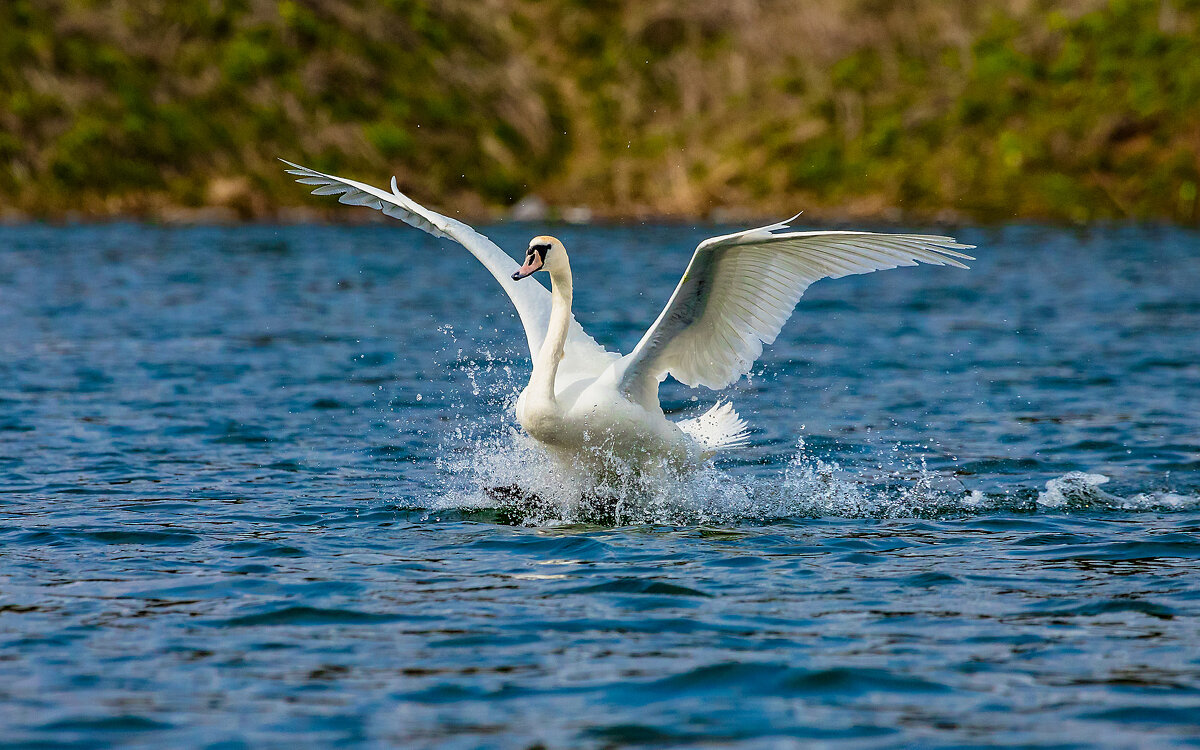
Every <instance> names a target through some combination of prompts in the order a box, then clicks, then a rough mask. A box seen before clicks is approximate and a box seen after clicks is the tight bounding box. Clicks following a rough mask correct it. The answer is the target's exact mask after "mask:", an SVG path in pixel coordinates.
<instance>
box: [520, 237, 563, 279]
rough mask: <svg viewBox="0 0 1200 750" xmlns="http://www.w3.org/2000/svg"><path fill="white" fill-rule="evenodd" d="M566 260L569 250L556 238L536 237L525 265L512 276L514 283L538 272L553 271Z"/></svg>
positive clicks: (528, 251)
mask: <svg viewBox="0 0 1200 750" xmlns="http://www.w3.org/2000/svg"><path fill="white" fill-rule="evenodd" d="M566 259H567V250H566V248H564V247H563V244H562V243H561V242H559V241H558V240H557V239H556V238H554V237H551V236H549V235H545V234H543V235H540V236H538V237H534V238H533V239H532V240H530V241H529V249H527V250H526V251H525V265H523V266H521V268H520V269H518V271H517V272H516V273H514V274H513V275H512V277H513V281H520V280H521V279H523V278H525V277H526V276H532V275H533V274H534V273H536V272H538V271H543V270H544V271H553V270H554V269H556V268H558V267H559V266H560V265H561V264H562V263H564V262H566Z"/></svg>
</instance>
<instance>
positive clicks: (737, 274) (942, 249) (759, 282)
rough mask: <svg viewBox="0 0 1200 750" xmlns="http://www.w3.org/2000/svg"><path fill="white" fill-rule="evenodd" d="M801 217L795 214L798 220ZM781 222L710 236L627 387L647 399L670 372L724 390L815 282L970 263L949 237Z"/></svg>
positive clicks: (626, 369) (626, 372) (627, 370)
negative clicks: (804, 228) (792, 226)
mask: <svg viewBox="0 0 1200 750" xmlns="http://www.w3.org/2000/svg"><path fill="white" fill-rule="evenodd" d="M794 218H795V217H793V219H794ZM790 221H791V220H789V221H788V222H780V223H778V224H771V225H769V226H765V227H760V228H758V229H750V230H747V231H745V232H738V233H736V234H729V235H724V236H721V237H713V238H711V239H707V240H705V241H704V242H701V243H700V245H699V246H698V247H697V248H696V251H695V253H694V254H693V255H692V260H691V262H690V263H689V264H688V267H687V270H686V271H684V274H683V278H682V279H681V280H680V282H679V285H678V286H676V288H675V292H674V293H673V294H672V295H671V299H670V301H668V302H667V306H666V307H665V308H664V309H663V311H662V313H661V314H660V315H659V316H658V319H657V320H655V321H654V324H653V325H652V326H650V329H649V330H648V331H646V334H645V335H644V336H642V339H641V341H639V342H638V344H637V346H635V347H634V349H633V351H632V352H630V353H629V355H627V356H626V357H624V358H623V359H622V360H621V362H620V364H619V365H618V366H619V367H620V368H621V373H620V382H621V389H622V391H623V392H624V393H626V394H627V395H628V396H629V397H630V398H634V399H637V400H638V401H639V402H640V403H643V404H648V403H651V402H652V401H651V399H652V398H653V401H657V391H658V382H659V381H661V380H662V379H663V378H664V377H666V376H667V375H668V374H669V375H672V376H673V377H674V378H675V379H676V380H679V381H680V382H683V383H685V384H687V385H690V386H698V385H703V386H707V387H709V388H714V389H719V388H724V387H725V386H727V385H729V384H730V383H733V382H735V381H736V380H737V379H738V378H740V377H741V376H743V375H745V374H746V373H748V372H749V371H750V368H751V366H752V365H753V364H754V362H755V360H757V359H758V357H759V356H760V355H761V354H762V350H763V344H770V343H772V342H774V341H775V337H776V336H778V335H779V331H780V330H781V329H782V328H783V324H784V323H785V322H787V319H788V318H789V317H791V314H792V310H793V309H795V307H796V303H797V302H799V301H800V297H801V295H803V294H804V291H805V290H806V289H807V288H808V287H809V285H810V284H812V283H813V282H814V281H817V280H819V279H824V278H839V277H841V276H848V275H850V274H858V273H869V272H871V271H878V270H882V269H885V268H896V267H897V266H915V265H917V263H918V262H920V263H930V264H934V265H951V266H957V267H959V268H966V266H964V265H963V264H962V263H960V262H959V261H958V260H956V259H958V258H961V259H964V260H972V258H971V257H970V256H968V255H964V254H962V253H960V252H957V251H958V250H964V249H968V248H970V247H971V246H970V245H964V244H962V243H959V242H956V241H955V240H954V239H952V238H950V237H939V236H933V235H916V234H877V233H874V232H844V231H825V232H780V233H776V232H777V230H780V229H785V228H786V227H787V225H788V223H789V222H790Z"/></svg>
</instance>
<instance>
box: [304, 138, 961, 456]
mask: <svg viewBox="0 0 1200 750" xmlns="http://www.w3.org/2000/svg"><path fill="white" fill-rule="evenodd" d="M284 163H285V164H287V165H288V166H289V167H290V169H288V170H287V171H288V172H289V173H290V174H293V175H297V176H298V177H299V179H298V180H297V181H298V182H300V183H303V184H305V185H315V186H317V187H316V189H315V190H313V194H315V195H340V196H341V198H340V199H339V200H340V201H341V202H342V203H346V204H350V205H356V206H368V207H370V208H375V209H379V210H381V211H383V212H384V213H385V214H387V215H388V216H393V217H395V218H397V219H400V220H402V221H404V222H406V223H408V224H410V225H412V226H415V227H417V228H418V229H422V230H424V231H426V232H428V233H429V234H432V235H434V236H436V237H445V238H447V239H451V240H454V241H456V242H458V243H459V244H461V245H462V246H463V247H465V248H466V249H467V250H468V251H470V252H471V254H472V255H474V256H475V257H476V258H478V259H479V260H480V262H482V263H483V265H484V266H486V267H487V269H488V270H489V271H491V273H492V275H493V276H495V277H496V280H497V281H499V282H500V285H501V286H502V287H503V288H504V291H505V292H507V293H508V296H509V298H510V299H512V302H513V305H515V306H516V308H517V314H518V315H519V316H520V318H521V323H522V324H523V325H524V327H525V337H526V338H527V339H528V341H529V352H530V354H531V356H532V357H533V374H532V375H531V376H530V378H529V384H528V385H527V386H526V387H525V390H524V391H522V393H521V396H520V398H519V399H518V400H517V410H516V411H517V421H518V422H520V424H521V426H522V427H523V428H524V429H525V431H526V432H527V433H529V435H531V436H532V437H533V438H535V439H536V440H538V441H540V442H541V443H542V444H544V445H545V446H546V447H547V448H549V449H550V450H551V452H553V453H554V454H556V455H557V456H558V457H559V458H560V459H562V460H565V461H568V462H572V463H574V464H576V465H578V464H583V465H584V466H586V467H588V468H590V469H592V470H594V471H613V470H618V471H619V470H623V469H630V468H631V469H633V470H634V471H635V472H639V473H640V472H642V471H645V470H647V469H654V468H657V467H662V466H670V467H672V468H675V469H677V470H678V469H688V468H693V467H696V466H698V465H700V464H701V463H702V462H704V461H705V460H707V459H708V458H710V457H712V456H713V455H714V454H715V453H716V452H717V451H719V450H721V449H725V448H733V447H738V446H741V445H744V444H745V443H746V440H747V430H746V423H745V422H744V421H742V420H741V419H740V418H739V417H738V415H737V414H736V413H735V412H734V410H733V408H732V407H730V406H729V404H727V403H724V404H723V403H720V402H718V404H717V405H716V406H714V407H713V408H712V409H710V410H709V411H708V412H706V413H705V414H703V415H702V416H700V417H698V418H695V419H690V420H685V421H682V422H672V421H670V420H668V419H667V418H666V416H665V415H664V414H663V411H662V408H661V407H660V406H659V402H658V384H659V383H660V382H661V381H662V380H663V379H664V378H665V377H666V376H667V375H672V376H674V377H675V378H676V379H677V380H679V381H682V382H683V383H685V384H687V385H690V386H693V387H694V386H699V385H703V386H707V387H708V388H712V389H721V388H724V387H725V386H728V385H729V384H731V383H733V382H734V381H736V380H737V379H738V378H740V377H741V376H742V375H745V374H746V373H747V372H749V371H750V367H751V366H752V365H753V364H754V361H755V360H756V359H758V357H759V355H761V354H762V348H763V344H764V343H766V344H770V343H771V342H773V341H774V340H775V337H776V336H778V335H779V331H780V329H782V328H783V324H784V323H785V322H786V321H787V319H788V318H789V317H790V316H791V314H792V310H793V309H794V308H795V306H796V303H797V302H798V301H799V300H800V296H801V295H802V294H803V293H804V290H805V289H807V288H808V286H809V285H810V284H812V283H813V282H814V281H817V280H819V279H823V278H839V277H841V276H847V275H850V274H858V273H869V272H871V271H878V270H882V269H886V268H896V267H897V266H914V265H917V263H918V262H921V263H931V264H934V265H950V266H957V267H959V268H966V266H965V265H963V264H962V263H960V262H959V260H957V259H962V260H973V258H971V256H969V255H964V254H963V253H961V252H957V251H959V250H966V249H970V248H972V247H973V245H964V244H962V243H960V242H957V241H955V240H954V239H953V238H951V237H938V236H929V235H913V234H878V233H874V232H842V231H823V232H784V231H780V230H783V229H786V228H787V227H788V224H789V223H790V222H791V221H793V220H795V218H796V217H792V219H789V220H788V221H783V222H779V223H778V224H771V225H769V226H765V227H759V228H758V229H749V230H746V231H743V232H737V233H735V234H728V235H723V236H720V237H713V238H710V239H707V240H704V241H703V242H701V243H700V245H699V246H698V247H697V248H696V251H695V253H694V254H693V255H692V260H691V262H690V263H689V264H688V267H687V270H685V271H684V273H683V278H682V279H681V280H680V281H679V285H678V286H677V287H675V293H674V294H672V295H671V299H670V301H668V302H667V306H666V307H665V308H664V309H663V311H662V312H661V313H660V314H659V316H658V319H657V320H655V321H654V324H653V325H651V326H650V329H649V330H648V331H646V333H645V335H644V336H642V339H641V341H639V342H638V343H637V346H635V347H634V348H633V351H631V352H630V353H629V354H627V355H625V356H623V357H622V356H621V355H619V354H616V353H614V352H609V351H606V350H605V349H604V348H603V347H602V346H600V345H599V344H597V343H596V341H595V340H594V339H593V338H592V337H590V336H588V335H587V334H586V333H584V331H583V329H582V328H581V327H580V326H579V323H578V322H576V320H575V318H574V316H573V315H572V314H571V291H572V279H571V265H570V261H569V260H568V258H567V251H566V249H565V248H564V247H563V245H562V243H561V242H559V241H558V240H557V239H555V238H554V237H547V236H540V237H534V238H533V239H532V240H531V241H530V243H529V247H528V249H527V250H526V253H525V264H524V265H522V266H520V267H518V266H517V264H516V263H515V262H514V261H513V260H512V259H511V258H510V257H509V256H508V255H506V254H505V253H504V252H503V251H502V250H501V249H500V248H499V247H497V246H496V245H495V244H494V243H493V242H492V241H491V240H489V239H488V238H487V237H484V236H483V235H481V234H479V233H478V232H476V231H475V230H474V229H472V228H471V227H469V226H467V225H466V224H464V223H462V222H460V221H457V220H455V219H451V218H449V217H447V216H442V215H441V214H438V213H435V212H433V211H430V210H429V209H427V208H425V207H424V206H421V205H419V204H418V203H416V202H415V201H413V200H412V199H411V198H409V197H408V196H406V195H404V194H402V193H401V192H400V191H399V190H398V189H397V186H396V178H395V177H393V178H392V185H391V188H392V189H391V192H388V191H386V190H381V189H379V188H375V187H371V186H370V185H366V184H363V183H361V182H356V181H354V180H348V179H345V178H343V177H335V176H333V175H327V174H323V173H321V172H317V171H314V170H311V169H308V168H306V167H302V166H300V165H298V164H293V163H291V162H288V161H285V162H284ZM540 270H544V271H547V272H549V274H550V289H551V291H550V292H547V291H546V289H545V287H543V286H541V285H539V284H535V283H532V282H526V283H523V284H522V283H519V282H520V280H521V279H524V278H526V277H527V276H530V275H531V274H533V273H535V272H537V271H540Z"/></svg>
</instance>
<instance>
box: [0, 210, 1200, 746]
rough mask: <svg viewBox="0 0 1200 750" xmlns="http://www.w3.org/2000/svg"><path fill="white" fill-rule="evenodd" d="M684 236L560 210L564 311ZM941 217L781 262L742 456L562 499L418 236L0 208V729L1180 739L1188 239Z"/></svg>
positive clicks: (1185, 677) (619, 333)
mask: <svg viewBox="0 0 1200 750" xmlns="http://www.w3.org/2000/svg"><path fill="white" fill-rule="evenodd" d="M531 233H533V232H531V230H530V229H528V228H524V227H519V226H518V227H512V226H508V227H499V228H495V229H494V231H492V232H491V234H492V235H493V237H494V238H495V239H497V240H498V241H500V242H501V244H503V245H504V246H506V247H514V248H516V247H523V246H524V243H525V242H526V241H527V240H528V235H530V234H531ZM708 233H710V231H708V230H706V229H704V228H701V229H697V230H691V229H683V228H665V227H664V228H658V227H650V228H647V227H636V228H628V229H596V228H563V230H562V235H563V238H564V239H565V240H566V241H567V242H568V244H569V245H570V246H571V248H572V259H573V263H574V264H575V265H576V266H577V268H576V272H577V275H578V276H579V281H578V288H577V289H576V298H577V299H576V307H577V309H578V310H579V316H580V318H581V320H582V321H583V323H584V325H585V326H586V327H587V328H588V330H589V331H591V332H593V333H595V334H596V335H597V337H598V338H599V339H600V340H602V341H604V342H606V343H608V344H609V345H611V346H614V347H618V348H621V349H623V350H628V348H629V347H630V346H632V344H633V343H634V342H635V341H636V340H637V338H638V337H639V336H640V333H641V331H642V330H643V329H644V327H645V326H646V325H647V324H648V323H649V322H650V321H651V320H652V319H653V317H654V315H655V314H656V313H657V311H658V309H659V308H660V307H661V304H662V302H663V300H665V298H666V296H667V294H668V293H669V291H670V288H671V287H672V286H673V284H674V282H675V281H676V279H677V276H678V273H679V272H680V270H681V269H682V267H683V265H684V263H685V262H686V258H687V256H688V255H689V253H690V250H691V247H693V246H694V244H695V242H696V241H697V240H698V239H700V238H701V237H703V236H705V235H706V234H708ZM959 234H961V235H962V236H963V238H964V239H965V240H967V241H971V242H974V243H976V244H978V245H979V246H980V250H979V251H978V253H977V254H978V255H979V256H980V261H979V262H978V263H977V264H975V268H974V269H973V270H972V271H970V272H967V273H963V272H957V271H952V270H948V269H935V268H923V269H902V270H898V271H889V272H884V273H879V274H874V275H871V276H867V277H857V278H848V279H843V280H839V281H835V282H823V283H821V284H818V285H816V286H815V287H814V288H813V289H811V290H810V291H809V293H808V294H807V295H806V297H805V299H804V300H803V301H802V303H801V307H800V310H799V311H798V313H797V316H796V318H795V319H794V320H793V322H792V323H791V324H790V325H789V327H787V328H786V329H785V330H784V333H783V335H781V336H780V340H779V342H778V344H777V345H776V346H774V347H772V348H770V349H768V351H767V355H766V356H765V357H764V359H763V360H762V361H761V362H760V364H759V366H758V367H757V368H756V370H755V373H754V375H753V377H752V378H751V379H750V380H749V382H744V383H742V384H741V385H740V386H739V387H738V388H736V389H734V391H733V393H732V397H733V400H734V403H735V404H736V406H737V408H738V410H739V412H741V413H742V414H743V416H745V417H746V418H747V419H748V421H749V422H750V424H751V427H752V429H753V430H754V432H753V445H752V446H751V447H750V448H749V449H747V450H744V451H740V452H737V453H734V454H730V455H729V456H728V457H726V458H724V459H722V460H721V461H719V462H718V463H717V464H716V465H714V466H713V467H711V468H709V469H706V470H705V471H702V472H699V473H697V474H694V475H691V476H688V477H683V478H678V479H675V480H671V481H662V482H658V483H651V484H642V485H638V486H629V485H626V486H621V487H607V488H603V489H604V490H605V494H603V495H602V497H603V498H604V502H602V503H600V504H599V505H597V504H595V503H592V504H589V503H588V502H586V501H585V500H584V498H585V495H586V493H585V492H583V490H584V489H587V488H581V487H579V486H578V485H577V484H572V481H573V479H572V478H571V477H562V476H555V475H554V473H553V472H552V471H550V467H548V466H547V465H546V464H545V461H544V459H543V458H542V457H541V456H540V454H539V453H538V452H537V451H536V449H535V448H534V447H531V446H530V445H529V444H528V443H527V442H526V441H525V440H524V439H523V438H521V436H520V435H518V434H516V433H515V432H513V430H512V424H513V423H512V419H511V416H510V415H509V412H510V410H511V404H512V401H513V399H514V398H515V394H516V392H517V390H518V389H519V388H520V386H521V384H522V383H523V380H524V378H525V377H527V373H528V362H527V358H526V357H525V355H524V354H522V352H521V348H522V347H523V345H524V344H523V336H521V334H520V330H519V325H518V324H517V323H516V321H515V320H513V319H512V317H511V316H510V314H509V312H508V309H507V301H506V300H505V298H504V297H503V296H502V295H501V294H500V293H499V292H498V291H496V290H493V289H492V288H491V287H490V286H489V285H490V284H491V281H490V280H489V279H488V277H487V276H486V275H485V274H484V273H483V272H482V271H481V270H480V269H478V268H476V267H475V265H474V261H473V260H472V259H470V258H469V257H467V256H466V255H465V253H461V252H456V251H455V250H454V248H453V246H450V245H440V244H436V243H434V242H433V241H432V240H427V239H426V238H425V237H423V236H421V235H420V234H419V233H416V232H411V231H404V230H403V228H393V227H386V228H385V227H373V228H356V229H347V228H312V227H306V228H285V229H277V228H271V227H253V228H237V229H206V228H197V229H186V230H179V229H157V228H148V227H140V226H122V225H114V226H105V227H68V228H49V227H9V228H0V319H2V320H3V325H0V487H2V489H0V514H2V515H3V520H2V521H0V582H2V584H0V642H2V644H3V648H2V650H0V697H2V700H0V728H2V732H0V737H3V738H4V740H3V741H4V742H5V743H8V744H9V745H10V746H18V747H19V746H38V747H41V746H60V747H79V748H94V747H104V746H112V747H130V746H139V745H153V746H166V747H183V746H211V747H239V746H246V747H258V746H274V745H282V744H285V743H293V744H294V743H296V742H300V743H302V744H305V745H332V744H340V745H347V746H405V747H411V746H431V745H437V746H448V747H480V746H500V747H528V746H531V745H535V744H537V743H542V744H544V745H546V746H548V747H580V746H585V747H586V746H594V747H609V746H639V745H650V746H677V745H681V744H701V745H713V744H724V745H727V746H745V747H775V746H779V745H780V744H782V743H783V742H784V741H785V739H787V738H791V739H794V740H795V741H796V742H798V743H800V744H810V743H818V744H819V743H825V744H839V745H850V746H855V747H859V746H866V747H893V746H896V745H907V746H938V745H954V746H970V745H978V744H1010V745H1011V744H1022V745H1030V746H1041V745H1055V746H1064V745H1068V746H1069V745H1074V746H1080V747H1084V746H1095V745H1109V746H1120V747H1130V746H1139V747H1143V746H1158V745H1162V746H1166V745H1173V746H1174V745H1187V744H1188V743H1189V742H1193V741H1194V738H1195V736H1196V735H1197V733H1198V732H1200V722H1198V720H1197V719H1196V718H1195V717H1196V716H1200V678H1198V677H1197V674H1198V673H1197V670H1196V669H1195V665H1196V663H1197V662H1198V661H1200V647H1198V646H1197V639H1196V622H1197V620H1196V616H1197V605H1196V602H1197V601H1200V578H1198V576H1197V573H1196V571H1197V570H1198V569H1200V508H1198V503H1200V440H1198V438H1197V436H1198V435H1200V415H1198V413H1197V412H1196V410H1195V409H1191V408H1189V405H1190V404H1193V403H1195V402H1196V401H1197V397H1198V396H1200V362H1198V361H1197V359H1196V357H1195V352H1196V347H1197V342H1198V341H1200V286H1198V285H1196V284H1194V283H1192V281H1191V280H1192V279H1195V278H1198V277H1200V256H1197V254H1196V253H1195V250H1194V248H1195V247H1196V246H1197V245H1198V244H1200V243H1198V242H1197V240H1198V239H1200V238H1198V237H1197V235H1196V234H1195V233H1189V232H1184V231H1178V230H1170V229H1162V228H1153V227H1151V228H1137V227H1112V228H1106V229H1102V230H1095V231H1091V232H1081V233H1074V232H1067V231H1060V230H1048V229H1038V228H1020V227H1017V228H1008V229H1003V230H996V231H983V230H976V231H971V230H964V231H963V232H960V233H959ZM434 248H436V249H437V250H438V252H436V253H429V252H428V251H429V250H430V249H434ZM415 254H420V255H421V257H426V258H432V259H433V261H432V262H430V263H428V264H411V263H409V262H408V261H409V260H410V259H411V258H412V257H414V255H415ZM631 258H636V259H638V263H639V264H641V272H640V273H639V274H638V277H637V283H636V284H635V283H630V282H629V276H628V275H627V274H621V273H618V272H617V271H618V270H619V269H621V268H626V267H628V264H629V263H630V259H631ZM618 280H620V281H618ZM693 396H695V397H696V400H695V401H693V400H692V399H693ZM663 397H664V398H663V402H664V405H665V406H667V407H668V408H669V409H670V410H671V411H673V412H675V413H677V414H679V415H680V416H681V417H682V416H687V415H689V414H691V413H692V412H694V411H697V410H701V409H704V408H706V407H707V406H708V405H709V404H710V403H711V402H712V401H713V400H714V399H715V396H714V394H712V393H709V392H707V391H699V392H694V391H691V390H688V389H685V388H681V387H677V386H672V385H670V384H667V386H666V387H664V391H663ZM514 484H515V485H519V486H521V487H526V488H532V489H534V490H536V494H537V496H538V502H537V503H530V502H525V501H523V500H521V499H520V498H517V499H515V500H512V499H510V500H509V501H506V500H505V499H504V498H503V497H501V498H499V499H497V496H496V495H495V493H494V492H491V491H492V490H495V488H498V487H504V486H508V485H514ZM592 489H595V488H592Z"/></svg>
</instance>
